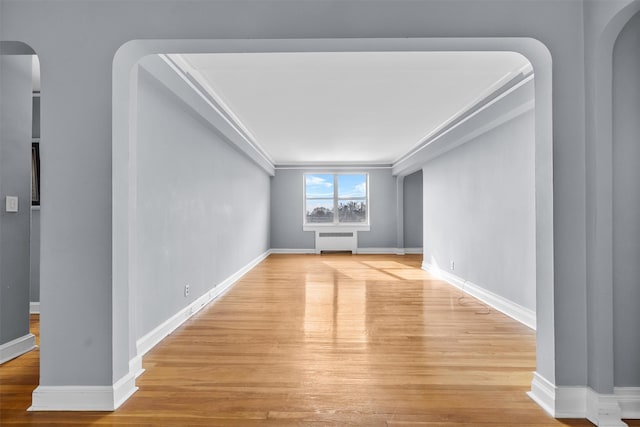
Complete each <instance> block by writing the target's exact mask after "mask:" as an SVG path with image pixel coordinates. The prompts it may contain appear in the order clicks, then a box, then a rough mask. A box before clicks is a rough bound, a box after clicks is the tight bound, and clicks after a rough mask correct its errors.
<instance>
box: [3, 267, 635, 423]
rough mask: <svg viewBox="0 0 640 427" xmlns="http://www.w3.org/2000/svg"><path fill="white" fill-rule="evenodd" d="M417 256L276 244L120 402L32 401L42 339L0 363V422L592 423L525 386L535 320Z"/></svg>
mask: <svg viewBox="0 0 640 427" xmlns="http://www.w3.org/2000/svg"><path fill="white" fill-rule="evenodd" d="M420 262H421V256H412V255H407V256H373V255H368V256H367V255H358V256H351V255H322V256H316V255H272V256H270V257H269V258H268V259H267V260H265V261H264V262H263V263H262V264H260V265H259V266H257V267H256V268H255V269H254V270H252V271H251V272H249V273H248V274H247V275H245V276H244V277H243V278H242V279H241V280H240V281H239V282H238V283H237V284H236V285H235V286H234V287H233V288H232V289H231V290H230V291H229V292H228V293H227V294H226V295H224V296H222V297H220V298H219V299H218V300H217V301H215V302H213V303H212V304H210V305H209V306H208V307H206V308H205V309H203V310H202V311H201V312H199V313H198V314H196V315H195V316H194V317H193V318H192V319H190V320H189V321H187V322H186V323H185V324H184V325H183V326H182V327H181V328H179V329H178V330H176V331H175V332H174V333H173V334H172V335H170V336H169V337H167V338H166V339H165V340H164V341H163V342H162V343H160V344H159V345H158V346H157V347H156V348H154V349H153V350H151V351H150V352H149V353H148V354H147V355H146V356H145V357H144V361H143V366H144V368H145V369H146V372H145V373H144V374H143V375H142V376H141V377H140V378H138V381H137V384H138V386H139V387H140V390H139V391H138V392H137V393H136V394H134V395H133V397H131V398H130V399H129V400H128V401H127V402H126V403H125V404H124V405H123V406H122V407H121V408H120V409H118V410H117V411H115V412H113V413H95V412H94V413H87V412H79V413H69V412H66V413H65V412H37V413H33V412H26V409H27V408H28V407H29V405H30V402H31V392H32V390H33V389H34V388H35V387H36V385H37V384H38V351H34V352H31V353H29V354H26V355H24V356H22V357H20V358H18V359H16V360H13V361H11V362H8V363H6V364H5V365H3V366H2V367H0V409H1V416H0V424H2V425H11V424H22V425H29V424H30V425H55V424H58V425H89V424H90V425H113V426H120V425H180V426H184V425H202V426H216V425H234V426H235V425H237V426H253V425H272V426H291V425H301V426H306V425H336V426H349V425H353V426H356V425H358V426H408V425H416V426H418V425H419V426H462V427H464V426H494V427H500V426H505V427H506V426H527V427H542V426H562V425H570V426H591V424H590V423H589V422H587V421H585V420H563V421H557V420H554V419H552V418H551V417H549V416H548V415H547V414H546V413H545V412H544V411H543V410H542V409H540V408H539V407H538V406H537V405H536V404H535V403H534V402H533V401H531V400H530V399H529V398H528V397H527V396H526V394H525V392H526V391H527V390H528V389H529V387H530V382H531V377H532V371H534V369H535V334H534V332H533V331H531V330H530V329H528V328H527V327H525V326H523V325H521V324H519V323H518V322H516V321H514V320H512V319H510V318H508V317H506V316H504V315H502V314H500V313H498V312H496V311H495V310H493V309H489V308H487V307H486V306H485V305H483V304H482V303H480V302H478V301H477V300H475V299H473V298H471V297H469V296H465V295H464V294H463V293H462V292H460V291H459V290H457V289H455V288H454V287H452V286H450V285H448V284H446V283H444V282H441V281H439V280H435V279H434V278H433V277H432V276H430V275H429V274H428V273H426V272H424V271H422V270H420ZM32 325H33V327H34V332H36V333H37V332H38V329H39V328H38V326H39V325H38V318H37V316H35V317H34V319H33V321H32ZM631 425H634V426H640V423H637V422H636V423H635V424H633V423H631Z"/></svg>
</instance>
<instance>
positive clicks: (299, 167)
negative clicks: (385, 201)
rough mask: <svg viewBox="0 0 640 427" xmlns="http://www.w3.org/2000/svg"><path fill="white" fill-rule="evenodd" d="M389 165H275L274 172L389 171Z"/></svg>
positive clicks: (391, 166) (390, 166)
mask: <svg viewBox="0 0 640 427" xmlns="http://www.w3.org/2000/svg"><path fill="white" fill-rule="evenodd" d="M391 168H393V165H391V164H379V163H313V162H310V163H300V164H283V165H276V170H287V169H295V170H306V169H316V170H373V169H391Z"/></svg>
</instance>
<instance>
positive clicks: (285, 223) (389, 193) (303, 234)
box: [271, 169, 396, 249]
mask: <svg viewBox="0 0 640 427" xmlns="http://www.w3.org/2000/svg"><path fill="white" fill-rule="evenodd" d="M354 171H362V172H367V173H369V205H370V206H369V215H370V224H371V230H370V231H359V232H358V247H359V248H395V246H396V213H395V208H396V207H395V206H396V205H395V200H396V188H395V185H396V184H395V178H394V177H393V176H392V175H391V170H390V169H371V170H364V169H354ZM312 172H317V170H315V169H308V170H302V169H278V170H276V174H275V176H274V177H273V178H272V181H271V247H272V248H274V249H281V248H284V249H313V248H314V247H315V237H314V232H313V231H303V230H302V222H303V208H304V207H303V205H304V200H303V197H304V190H303V178H302V177H303V175H304V174H305V173H312ZM327 173H331V172H329V171H327Z"/></svg>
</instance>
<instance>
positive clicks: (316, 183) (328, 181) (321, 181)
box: [305, 174, 333, 199]
mask: <svg viewBox="0 0 640 427" xmlns="http://www.w3.org/2000/svg"><path fill="white" fill-rule="evenodd" d="M305 179H306V181H305V182H306V186H305V187H306V192H307V198H310V199H323V198H324V199H333V175H331V174H316V175H307V176H306V178H305Z"/></svg>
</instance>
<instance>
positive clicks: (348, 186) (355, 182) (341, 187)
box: [338, 174, 367, 199]
mask: <svg viewBox="0 0 640 427" xmlns="http://www.w3.org/2000/svg"><path fill="white" fill-rule="evenodd" d="M338 197H339V198H340V199H348V198H352V197H353V198H356V197H367V176H366V175H351V174H349V175H338Z"/></svg>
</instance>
